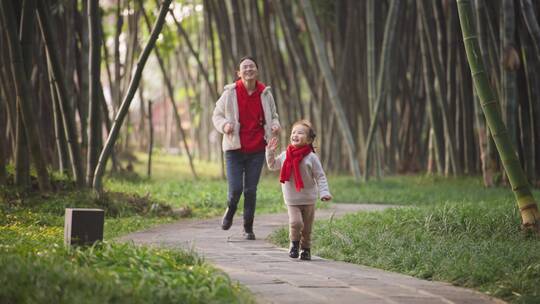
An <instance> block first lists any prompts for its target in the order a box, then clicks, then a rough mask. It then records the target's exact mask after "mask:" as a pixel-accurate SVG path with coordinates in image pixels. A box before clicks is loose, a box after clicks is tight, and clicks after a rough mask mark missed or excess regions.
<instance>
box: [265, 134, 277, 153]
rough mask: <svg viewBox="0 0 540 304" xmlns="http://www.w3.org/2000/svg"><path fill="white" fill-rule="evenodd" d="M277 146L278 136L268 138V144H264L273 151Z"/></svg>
mask: <svg viewBox="0 0 540 304" xmlns="http://www.w3.org/2000/svg"><path fill="white" fill-rule="evenodd" d="M277 147H278V138H277V137H272V138H270V141H269V142H268V145H267V146H266V148H267V149H268V150H270V151H272V152H274V151H276V149H277Z"/></svg>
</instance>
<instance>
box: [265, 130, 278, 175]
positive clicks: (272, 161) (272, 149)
mask: <svg viewBox="0 0 540 304" xmlns="http://www.w3.org/2000/svg"><path fill="white" fill-rule="evenodd" d="M277 147H278V139H277V137H272V138H271V139H270V141H268V145H266V165H268V169H270V170H271V171H276V170H279V169H281V155H279V156H278V157H277V158H276V154H275V153H276V149H277Z"/></svg>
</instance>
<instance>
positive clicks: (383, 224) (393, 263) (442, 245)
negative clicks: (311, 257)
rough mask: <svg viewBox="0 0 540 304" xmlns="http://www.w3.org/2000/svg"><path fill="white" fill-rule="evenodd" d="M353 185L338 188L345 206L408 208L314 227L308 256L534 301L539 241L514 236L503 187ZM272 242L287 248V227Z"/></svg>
mask: <svg viewBox="0 0 540 304" xmlns="http://www.w3.org/2000/svg"><path fill="white" fill-rule="evenodd" d="M333 182H334V183H335V185H334V188H335V189H342V188H341V187H340V186H339V185H340V184H341V185H344V184H347V183H349V182H351V184H350V185H351V186H352V185H353V184H352V181H348V180H347V179H342V178H334V180H333ZM336 184H337V185H338V186H336ZM351 188H352V189H351V190H350V191H347V192H346V193H345V192H344V191H340V194H341V195H347V197H348V198H349V199H350V200H347V201H355V200H359V201H364V202H382V203H393V204H399V205H405V206H410V207H404V208H399V209H390V210H386V211H382V212H361V213H357V214H352V215H348V216H345V217H343V218H340V219H334V220H332V221H321V222H317V223H316V225H315V228H314V233H313V249H312V250H313V251H314V254H316V255H320V256H322V257H325V258H329V259H335V260H340V261H345V262H350V263H356V264H362V265H367V266H371V267H376V268H380V269H385V270H389V271H394V272H400V273H404V274H408V275H412V276H415V277H419V278H422V279H427V280H437V281H446V282H451V283H452V284H454V285H458V286H463V287H469V288H474V289H477V290H479V291H482V292H485V293H487V294H490V295H493V296H495V297H498V298H501V299H504V300H507V301H510V302H513V303H539V302H540V286H539V285H538V280H539V278H540V237H538V236H537V235H531V234H527V233H523V232H521V231H520V217H519V212H518V210H517V208H516V203H515V201H514V199H513V196H512V193H511V192H510V190H509V189H505V188H496V189H484V188H483V187H482V186H481V184H480V180H479V179H476V178H469V177H467V178H460V179H441V178H434V177H419V176H401V177H390V178H387V179H384V180H382V181H374V182H369V183H368V184H365V185H362V186H360V187H351ZM534 194H535V196H536V197H539V195H540V193H538V191H535V192H534ZM271 239H272V240H273V242H275V243H276V244H279V245H281V246H283V247H287V246H288V235H287V229H286V228H283V229H280V230H278V231H277V232H275V233H274V234H273V235H272V236H271Z"/></svg>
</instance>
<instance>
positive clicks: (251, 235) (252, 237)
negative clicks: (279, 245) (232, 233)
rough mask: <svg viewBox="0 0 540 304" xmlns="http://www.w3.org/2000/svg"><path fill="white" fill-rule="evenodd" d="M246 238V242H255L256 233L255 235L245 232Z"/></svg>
mask: <svg viewBox="0 0 540 304" xmlns="http://www.w3.org/2000/svg"><path fill="white" fill-rule="evenodd" d="M244 238H245V239H246V240H250V241H253V240H255V233H253V232H244Z"/></svg>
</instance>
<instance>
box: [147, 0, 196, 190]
mask: <svg viewBox="0 0 540 304" xmlns="http://www.w3.org/2000/svg"><path fill="white" fill-rule="evenodd" d="M139 4H140V6H141V10H142V13H143V17H144V20H145V22H146V26H147V27H148V30H149V31H150V29H151V25H150V20H149V19H148V16H147V15H146V12H145V11H144V7H143V3H142V0H139ZM154 54H155V55H156V58H157V60H158V63H159V67H160V69H161V74H162V75H163V79H164V80H165V86H166V87H167V92H168V93H169V99H170V101H171V105H172V108H173V115H174V119H175V121H176V127H177V128H178V131H179V132H180V135H181V136H182V142H183V144H184V149H185V150H186V154H187V157H188V160H189V167H190V168H191V173H192V174H193V177H194V178H195V179H197V172H196V171H195V165H194V164H193V157H192V156H191V153H190V151H189V146H188V144H187V138H186V132H185V131H184V128H183V127H182V120H181V118H180V114H178V109H177V107H176V102H175V97H174V89H173V86H172V83H171V81H170V79H169V76H168V75H167V71H166V70H165V64H164V63H163V59H162V58H161V55H160V53H159V50H158V49H157V48H154ZM186 80H187V79H186Z"/></svg>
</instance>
